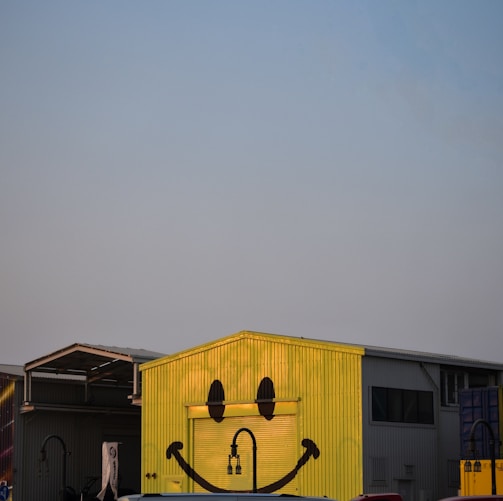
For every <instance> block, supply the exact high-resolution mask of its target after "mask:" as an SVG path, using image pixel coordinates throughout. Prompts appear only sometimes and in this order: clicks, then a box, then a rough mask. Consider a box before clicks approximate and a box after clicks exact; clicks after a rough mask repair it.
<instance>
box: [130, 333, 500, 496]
mask: <svg viewBox="0 0 503 501" xmlns="http://www.w3.org/2000/svg"><path fill="white" fill-rule="evenodd" d="M140 370H141V376H142V466H141V468H142V492H144V493H159V492H176V491H180V492H226V491H233V492H235V491H244V492H249V491H254V490H256V491H257V492H262V493H269V492H275V493H284V494H297V495H304V496H327V497H330V498H335V499H337V500H339V501H348V500H349V499H351V498H353V497H355V496H357V495H358V494H360V493H382V492H398V493H400V494H401V495H402V497H403V499H404V500H405V501H435V500H437V499H440V498H444V497H448V496H454V495H456V494H457V493H458V491H459V488H460V476H459V458H460V457H461V444H460V425H459V419H460V418H459V407H460V406H459V401H458V395H459V391H460V390H461V389H462V388H473V387H474V386H477V387H488V388H489V387H491V386H493V385H498V384H501V383H502V381H503V365H502V364H495V363H490V362H482V361H477V360H471V359H463V358H459V357H454V356H450V355H435V354H431V353H422V352H412V351H405V350H398V349H391V348H378V347H371V346H357V345H349V344H340V343H334V342H329V341H319V340H314V339H305V338H294V337H287V336H279V335H274V334H263V333H257V332H248V331H243V332H238V333H236V334H233V335H231V336H228V337H224V338H222V339H220V340H216V341H214V342H211V343H208V344H205V345H202V346H197V347H195V348H193V349H190V350H187V351H184V352H181V353H178V354H174V355H170V356H166V357H163V358H160V359H157V360H152V361H150V362H147V363H145V364H143V365H142V366H141V368H140Z"/></svg>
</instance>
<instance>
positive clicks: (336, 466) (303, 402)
mask: <svg viewBox="0 0 503 501" xmlns="http://www.w3.org/2000/svg"><path fill="white" fill-rule="evenodd" d="M362 355H363V350H360V349H357V348H348V347H346V346H344V345H336V344H332V343H323V342H318V341H310V340H299V339H296V338H287V337H281V336H269V335H262V334H256V333H239V334H237V335H234V336H230V337H228V338H225V339H224V340H223V341H217V342H215V343H213V344H212V343H210V344H208V345H205V346H204V347H199V348H196V349H194V350H189V351H187V352H185V353H183V354H180V355H177V356H174V357H165V358H164V359H161V360H160V361H155V363H152V362H150V363H148V364H145V366H143V367H142V371H143V406H142V410H143V420H142V426H143V437H142V438H143V441H142V444H143V445H142V446H143V461H142V463H143V486H142V488H143V490H144V491H145V492H159V491H169V490H175V489H176V488H178V487H179V486H180V487H181V490H183V491H192V490H194V485H193V483H192V480H191V479H190V478H189V477H188V476H187V475H186V474H185V473H184V472H183V471H182V469H181V468H180V466H179V464H178V463H177V462H176V461H175V460H173V458H172V459H170V460H168V459H167V458H166V448H167V447H168V445H169V444H171V443H173V442H175V441H180V442H182V443H183V449H182V450H181V451H180V453H181V455H182V456H183V458H184V459H185V460H186V461H187V462H188V463H190V464H192V465H193V464H194V463H193V459H194V451H193V443H192V441H193V436H192V430H191V424H190V421H192V420H189V419H188V409H189V406H190V405H205V403H206V401H207V398H208V390H209V387H210V385H211V383H212V382H213V381H214V380H215V379H218V380H220V381H221V382H222V384H223V387H224V390H225V403H226V404H231V403H233V402H234V403H236V402H249V403H252V402H254V401H255V399H256V396H257V388H258V385H259V383H260V381H261V379H262V378H264V377H268V378H270V379H271V380H272V381H273V383H274V389H275V397H276V401H285V402H288V401H298V404H297V406H296V408H297V415H296V427H297V458H298V457H300V456H301V455H302V453H303V452H304V450H305V449H304V447H303V446H302V445H301V441H302V440H303V439H304V438H308V439H310V440H313V441H314V442H315V443H316V445H317V446H318V448H319V450H320V456H319V457H318V458H317V459H313V458H310V459H309V460H308V461H307V463H306V464H305V465H304V466H303V467H302V468H301V469H300V470H299V472H298V474H297V476H296V482H297V486H298V489H299V494H301V495H317V496H329V497H333V498H336V499H338V500H340V501H344V500H347V499H350V498H351V497H352V496H353V495H354V494H355V493H357V492H360V491H361V489H362V481H363V480H362V479H363V474H362V423H361V418H362V416H361V357H362ZM224 415H225V414H224ZM266 424H267V423H266ZM269 424H270V426H271V430H272V431H271V436H272V437H274V432H273V430H274V419H272V420H271V421H269ZM278 447H281V443H279V444H278ZM225 460H226V458H224V461H225ZM258 461H259V463H260V464H259V465H258V468H260V467H261V468H267V457H262V456H261V457H259V458H258ZM152 473H156V478H153V477H152ZM147 474H150V478H147V476H146V475H147ZM259 487H260V485H259ZM279 492H282V491H281V490H280V491H279ZM285 492H286V490H285Z"/></svg>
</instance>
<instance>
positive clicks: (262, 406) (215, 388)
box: [166, 377, 320, 493]
mask: <svg viewBox="0 0 503 501" xmlns="http://www.w3.org/2000/svg"><path fill="white" fill-rule="evenodd" d="M275 398H276V394H275V390H274V384H273V381H272V380H271V379H270V378H269V377H264V378H263V379H262V380H261V381H260V383H259V385H258V390H257V394H256V399H255V402H254V404H255V405H256V411H258V414H259V416H260V417H262V418H264V419H265V422H270V423H271V424H270V425H267V426H270V427H271V429H270V435H271V436H273V435H274V418H275V416H276V414H275V409H276V401H275ZM229 407H230V406H229V405H226V403H225V390H224V386H223V384H222V382H221V381H220V380H218V379H215V380H214V381H213V382H212V383H211V385H210V388H209V391H208V398H207V401H206V408H207V413H208V414H207V415H209V417H210V418H211V420H212V421H213V422H214V423H222V422H223V421H224V420H225V419H227V417H226V409H227V410H228V408H229ZM256 411H255V412H256ZM229 419H232V418H229ZM213 426H215V425H213ZM234 431H236V432H238V431H239V430H237V429H236V430H234ZM249 431H250V432H253V431H254V430H249ZM251 434H253V433H251ZM236 437H237V433H236V434H235V438H236ZM301 445H302V447H304V449H305V451H304V453H303V454H302V455H301V456H300V457H299V458H298V460H297V463H296V465H295V466H294V467H293V468H291V469H290V471H288V472H287V473H286V474H284V475H283V476H281V478H279V479H278V480H275V481H273V482H269V483H268V484H267V485H265V486H255V488H256V492H259V493H272V492H275V491H277V490H279V489H281V488H283V487H285V486H286V485H287V484H289V483H290V482H291V481H292V480H293V479H294V478H295V477H296V475H297V473H298V472H299V470H300V469H301V468H302V467H303V466H304V465H305V464H306V463H307V462H308V461H309V459H310V458H311V457H312V458H313V459H317V458H318V457H319V455H320V451H319V449H318V447H317V445H316V444H315V442H314V441H313V440H311V439H309V438H304V439H302V440H301ZM182 449H183V443H182V442H178V441H175V442H172V443H171V444H170V445H169V446H168V448H167V450H166V458H167V459H168V460H169V459H172V458H173V459H175V460H176V461H177V463H178V465H179V466H180V467H181V468H182V470H183V471H184V472H185V474H186V475H187V476H189V477H190V478H191V479H192V480H194V482H196V483H197V484H199V485H200V486H201V487H202V488H203V489H205V490H207V491H209V492H249V490H248V491H239V490H238V491H236V490H229V489H225V488H223V487H219V486H217V485H215V484H214V483H212V482H210V481H209V480H208V479H206V478H204V476H202V475H200V474H199V473H197V472H196V470H195V469H194V468H193V467H192V466H191V465H190V464H189V463H188V462H187V461H186V460H185V459H184V458H183V456H182V454H181V450H182ZM229 462H230V457H229Z"/></svg>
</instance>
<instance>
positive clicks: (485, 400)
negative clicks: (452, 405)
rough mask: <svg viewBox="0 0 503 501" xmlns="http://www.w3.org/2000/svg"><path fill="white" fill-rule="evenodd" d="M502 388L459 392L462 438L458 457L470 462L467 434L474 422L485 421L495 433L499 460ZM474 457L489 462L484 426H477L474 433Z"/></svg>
mask: <svg viewBox="0 0 503 501" xmlns="http://www.w3.org/2000/svg"><path fill="white" fill-rule="evenodd" d="M502 388H503V387H501V386H490V387H487V388H470V389H465V390H461V391H460V392H459V417H460V423H459V425H460V426H459V428H460V436H461V444H460V447H461V450H460V452H461V457H462V458H469V459H471V458H473V455H472V452H471V451H470V433H471V430H472V426H473V423H475V421H477V419H483V420H484V421H486V422H487V423H488V424H489V426H490V427H491V430H492V431H493V433H494V439H495V457H496V459H501V447H500V440H501V433H502V429H503V419H502V418H503V411H502ZM474 438H475V455H476V458H477V459H490V458H491V450H490V444H489V441H490V440H491V434H490V432H489V430H488V429H487V427H486V426H485V425H484V424H482V423H481V424H480V425H477V427H476V428H475V430H474Z"/></svg>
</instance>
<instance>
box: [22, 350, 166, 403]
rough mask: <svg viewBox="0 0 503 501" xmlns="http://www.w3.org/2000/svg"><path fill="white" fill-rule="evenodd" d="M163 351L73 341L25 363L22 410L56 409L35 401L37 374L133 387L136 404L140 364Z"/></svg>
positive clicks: (131, 398)
mask: <svg viewBox="0 0 503 501" xmlns="http://www.w3.org/2000/svg"><path fill="white" fill-rule="evenodd" d="M164 355H165V354H164V353H158V352H153V351H148V350H141V349H131V348H119V347H116V346H104V345H92V344H83V343H74V344H72V345H70V346H67V347H66V348H62V349H60V350H57V351H55V352H53V353H49V354H48V355H46V356H44V357H41V358H37V359H36V360H33V361H31V362H28V363H26V364H25V365H24V398H23V400H24V402H23V405H22V408H21V412H28V411H32V410H36V409H42V408H50V409H51V410H54V408H53V406H49V407H48V404H43V403H34V402H32V378H33V376H34V375H35V376H37V377H44V376H46V377H51V379H52V378H54V377H57V378H58V379H62V380H63V379H64V380H70V381H75V382H79V381H81V382H82V383H83V384H85V385H86V388H87V387H88V385H90V384H94V383H96V384H98V383H99V384H100V385H104V386H110V387H119V386H120V387H131V391H132V393H131V395H129V397H128V398H129V399H130V400H131V403H132V404H133V405H141V383H140V371H139V366H140V364H142V363H144V362H149V361H151V360H154V359H156V358H160V357H163V356H164ZM60 407H61V410H63V408H65V410H67V409H68V406H60ZM87 409H88V408H87Z"/></svg>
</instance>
